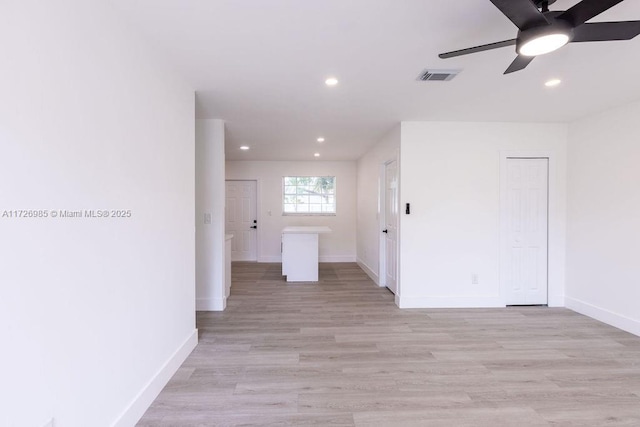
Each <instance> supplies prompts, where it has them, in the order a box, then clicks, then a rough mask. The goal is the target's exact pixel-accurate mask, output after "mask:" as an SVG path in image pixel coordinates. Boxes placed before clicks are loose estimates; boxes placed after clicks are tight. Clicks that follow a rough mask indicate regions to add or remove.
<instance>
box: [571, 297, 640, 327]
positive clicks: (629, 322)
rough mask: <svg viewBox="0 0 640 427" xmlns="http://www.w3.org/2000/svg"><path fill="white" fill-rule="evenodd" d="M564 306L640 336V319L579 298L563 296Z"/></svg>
mask: <svg viewBox="0 0 640 427" xmlns="http://www.w3.org/2000/svg"><path fill="white" fill-rule="evenodd" d="M565 306H566V307H567V308H569V309H571V310H573V311H575V312H577V313H580V314H584V315H585V316H589V317H591V318H593V319H596V320H599V321H601V322H603V323H606V324H607V325H611V326H614V327H616V328H618V329H622V330H623V331H627V332H629V333H632V334H634V335H637V336H639V337H640V321H638V320H635V319H630V318H628V317H626V316H623V315H621V314H618V313H614V312H613V311H609V310H607V309H604V308H601V307H597V306H595V305H593V304H589V303H587V302H584V301H581V300H579V299H575V298H571V297H565Z"/></svg>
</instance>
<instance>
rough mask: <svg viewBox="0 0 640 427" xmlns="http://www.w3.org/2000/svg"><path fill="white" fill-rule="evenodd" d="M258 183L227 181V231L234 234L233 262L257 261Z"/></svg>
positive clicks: (232, 243) (232, 244)
mask: <svg viewBox="0 0 640 427" xmlns="http://www.w3.org/2000/svg"><path fill="white" fill-rule="evenodd" d="M256 194H257V182H256V181H226V205H225V218H226V219H225V222H226V224H225V230H226V232H227V234H232V235H233V239H232V240H231V260H232V261H256V260H257V250H256V248H257V239H258V237H257V236H258V232H257V229H258V221H257V209H256Z"/></svg>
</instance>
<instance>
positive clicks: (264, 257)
mask: <svg viewBox="0 0 640 427" xmlns="http://www.w3.org/2000/svg"><path fill="white" fill-rule="evenodd" d="M283 176H335V177H336V194H337V200H336V210H337V213H336V215H310V216H297V215H283V214H282V177H283ZM226 179H229V180H231V179H237V180H245V179H246V180H257V183H258V196H257V197H258V200H257V212H258V239H257V240H258V248H257V249H258V250H257V257H258V262H281V260H282V254H281V252H280V242H281V236H282V229H283V228H284V227H288V226H314V225H326V226H328V227H329V228H331V230H332V232H331V233H329V234H322V235H321V236H320V242H319V259H320V262H354V261H355V260H356V231H355V230H356V162H355V161H335V162H332V161H311V162H306V161H228V162H227V163H226Z"/></svg>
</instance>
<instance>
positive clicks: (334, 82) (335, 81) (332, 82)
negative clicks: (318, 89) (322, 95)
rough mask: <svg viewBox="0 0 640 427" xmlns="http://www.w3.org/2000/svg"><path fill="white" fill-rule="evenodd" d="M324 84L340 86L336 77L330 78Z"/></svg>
mask: <svg viewBox="0 0 640 427" xmlns="http://www.w3.org/2000/svg"><path fill="white" fill-rule="evenodd" d="M324 83H325V84H326V85H327V86H335V85H337V84H338V79H336V78H335V77H329V78H328V79H327V80H325V81H324Z"/></svg>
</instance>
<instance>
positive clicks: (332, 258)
mask: <svg viewBox="0 0 640 427" xmlns="http://www.w3.org/2000/svg"><path fill="white" fill-rule="evenodd" d="M318 262H356V257H355V256H353V255H351V256H349V255H337V256H334V255H327V256H319V257H318Z"/></svg>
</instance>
